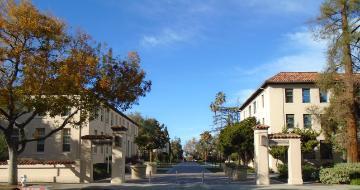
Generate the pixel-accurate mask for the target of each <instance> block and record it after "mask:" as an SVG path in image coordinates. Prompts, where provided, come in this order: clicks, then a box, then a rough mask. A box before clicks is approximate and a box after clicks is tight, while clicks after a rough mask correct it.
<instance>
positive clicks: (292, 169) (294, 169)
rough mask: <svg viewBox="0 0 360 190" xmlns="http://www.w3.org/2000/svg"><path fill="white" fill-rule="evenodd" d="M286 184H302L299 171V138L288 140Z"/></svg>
mask: <svg viewBox="0 0 360 190" xmlns="http://www.w3.org/2000/svg"><path fill="white" fill-rule="evenodd" d="M288 172H289V178H288V184H291V185H299V184H303V180H302V171H301V141H300V138H294V139H289V149H288Z"/></svg>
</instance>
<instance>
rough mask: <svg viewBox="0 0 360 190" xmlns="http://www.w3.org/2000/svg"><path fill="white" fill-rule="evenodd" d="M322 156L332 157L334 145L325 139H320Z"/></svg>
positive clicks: (324, 157)
mask: <svg viewBox="0 0 360 190" xmlns="http://www.w3.org/2000/svg"><path fill="white" fill-rule="evenodd" d="M320 158H321V159H332V158H333V155H332V145H331V144H330V143H326V142H325V141H323V140H321V141H320Z"/></svg>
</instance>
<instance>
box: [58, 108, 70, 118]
mask: <svg viewBox="0 0 360 190" xmlns="http://www.w3.org/2000/svg"><path fill="white" fill-rule="evenodd" d="M70 111H71V109H70V108H65V109H64V110H63V111H62V112H61V114H60V115H61V116H62V117H64V116H68V115H70Z"/></svg>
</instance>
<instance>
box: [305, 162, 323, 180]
mask: <svg viewBox="0 0 360 190" xmlns="http://www.w3.org/2000/svg"><path fill="white" fill-rule="evenodd" d="M302 176H303V180H304V181H317V180H319V169H318V168H317V167H315V166H313V165H311V164H304V165H303V166H302Z"/></svg>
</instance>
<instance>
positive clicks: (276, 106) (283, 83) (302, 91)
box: [240, 72, 332, 169]
mask: <svg viewBox="0 0 360 190" xmlns="http://www.w3.org/2000/svg"><path fill="white" fill-rule="evenodd" d="M318 75H319V74H318V73H316V72H280V73H278V74H276V75H275V76H273V77H271V78H269V79H268V80H266V81H265V82H264V83H263V84H262V85H261V86H260V88H258V89H257V90H256V91H255V92H254V93H253V94H252V95H251V96H250V97H249V98H248V99H247V100H246V101H245V102H244V104H243V105H242V106H241V107H240V118H241V119H240V120H243V119H245V118H247V117H252V116H253V117H256V119H257V120H258V122H259V123H261V124H264V125H267V126H270V128H269V129H268V133H269V134H273V133H280V132H282V130H283V129H284V128H288V129H290V130H291V129H292V128H300V129H303V128H312V129H314V130H316V131H318V132H320V131H321V124H320V122H319V121H318V120H317V119H316V118H315V117H314V116H313V115H311V114H310V113H309V110H308V108H310V107H313V106H316V107H319V108H324V107H326V106H328V102H329V92H323V91H320V90H319V88H318V87H316V85H315V82H316V80H317V77H318ZM318 140H319V141H320V147H319V151H316V152H314V154H312V155H306V156H305V157H304V158H308V159H313V160H329V159H332V152H331V149H330V147H329V145H328V144H326V143H325V142H324V141H323V140H324V136H323V135H320V136H319V137H318ZM269 164H270V167H271V168H273V169H275V160H274V159H272V158H271V157H270V160H269Z"/></svg>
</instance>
